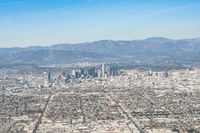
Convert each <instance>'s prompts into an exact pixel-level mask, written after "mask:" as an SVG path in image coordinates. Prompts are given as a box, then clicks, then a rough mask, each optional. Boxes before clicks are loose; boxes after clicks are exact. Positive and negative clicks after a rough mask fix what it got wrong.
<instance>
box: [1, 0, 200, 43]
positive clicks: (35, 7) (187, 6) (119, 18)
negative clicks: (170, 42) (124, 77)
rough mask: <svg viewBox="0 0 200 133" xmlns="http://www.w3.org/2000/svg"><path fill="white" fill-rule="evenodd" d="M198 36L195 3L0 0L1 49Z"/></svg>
mask: <svg viewBox="0 0 200 133" xmlns="http://www.w3.org/2000/svg"><path fill="white" fill-rule="evenodd" d="M160 36H162V37H167V38H172V39H181V38H199V37H200V1H199V0H0V47H15V46H21V47H24V46H30V45H51V44H57V43H77V42H86V41H95V40H104V39H112V40H134V39H143V38H148V37H160Z"/></svg>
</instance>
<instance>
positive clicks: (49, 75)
mask: <svg viewBox="0 0 200 133" xmlns="http://www.w3.org/2000/svg"><path fill="white" fill-rule="evenodd" d="M48 82H51V71H50V70H49V71H48Z"/></svg>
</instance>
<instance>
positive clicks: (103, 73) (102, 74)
mask: <svg viewBox="0 0 200 133" xmlns="http://www.w3.org/2000/svg"><path fill="white" fill-rule="evenodd" d="M101 76H102V77H105V65H104V64H102V67H101Z"/></svg>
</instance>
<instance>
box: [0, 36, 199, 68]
mask: <svg viewBox="0 0 200 133" xmlns="http://www.w3.org/2000/svg"><path fill="white" fill-rule="evenodd" d="M108 59H109V60H112V59H120V60H126V59H133V60H141V61H142V60H154V59H159V60H160V61H162V60H173V61H182V62H184V61H200V39H199V38H196V39H181V40H172V39H167V38H162V37H154V38H148V39H144V40H131V41H112V40H101V41H95V42H86V43H78V44H56V45H52V46H31V47H25V48H20V47H17V48H0V63H30V64H39V65H47V64H65V63H71V62H77V61H78V62H81V61H100V60H101V61H103V60H108Z"/></svg>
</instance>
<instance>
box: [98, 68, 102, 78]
mask: <svg viewBox="0 0 200 133" xmlns="http://www.w3.org/2000/svg"><path fill="white" fill-rule="evenodd" d="M97 77H98V78H101V77H102V74H101V69H98V70H97Z"/></svg>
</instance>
